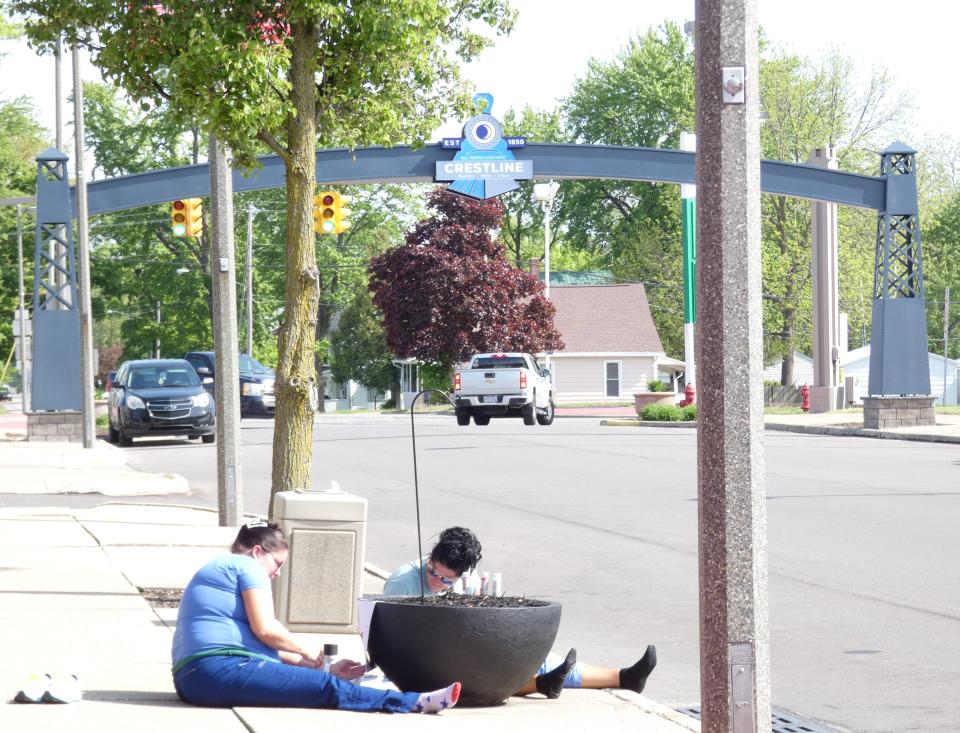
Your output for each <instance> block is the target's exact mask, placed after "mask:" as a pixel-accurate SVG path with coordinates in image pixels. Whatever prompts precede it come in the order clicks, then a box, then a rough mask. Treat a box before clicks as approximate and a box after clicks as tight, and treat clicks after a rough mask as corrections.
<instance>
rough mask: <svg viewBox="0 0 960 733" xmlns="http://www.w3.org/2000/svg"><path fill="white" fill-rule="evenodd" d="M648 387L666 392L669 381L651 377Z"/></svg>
mask: <svg viewBox="0 0 960 733" xmlns="http://www.w3.org/2000/svg"><path fill="white" fill-rule="evenodd" d="M647 389H648V390H650V391H651V392H666V391H667V383H666V382H664V381H663V380H662V379H651V380H650V381H649V382H647Z"/></svg>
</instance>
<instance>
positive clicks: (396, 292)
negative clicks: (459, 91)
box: [370, 188, 563, 365]
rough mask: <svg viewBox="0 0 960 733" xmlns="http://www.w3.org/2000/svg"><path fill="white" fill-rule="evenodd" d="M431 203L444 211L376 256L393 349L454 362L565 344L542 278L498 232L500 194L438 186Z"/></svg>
mask: <svg viewBox="0 0 960 733" xmlns="http://www.w3.org/2000/svg"><path fill="white" fill-rule="evenodd" d="M427 203H428V205H429V207H430V208H431V209H433V210H434V211H435V212H436V213H435V214H434V215H433V216H431V217H430V218H428V219H423V220H422V221H420V222H418V223H417V224H416V226H415V227H414V228H413V229H412V230H411V231H410V232H408V233H407V236H406V242H405V243H404V244H402V245H400V246H399V247H395V248H394V249H391V250H388V251H387V252H384V253H383V254H382V255H380V256H378V257H375V258H374V259H373V260H372V261H371V263H370V290H371V291H372V292H373V302H374V304H375V305H376V306H377V308H378V309H379V310H380V312H381V313H382V314H383V326H384V330H385V331H386V334H387V344H388V346H389V347H390V348H391V349H392V350H393V352H394V353H395V354H396V355H397V356H399V357H411V356H414V357H416V358H418V359H420V360H421V361H424V362H430V363H435V364H445V365H452V364H453V363H455V362H460V361H464V360H466V359H468V358H469V357H470V356H471V355H472V354H474V353H479V352H499V351H527V352H531V353H537V352H538V351H549V350H557V349H562V348H563V341H562V340H561V338H560V333H559V331H557V329H556V326H555V325H554V323H553V316H554V313H555V309H554V307H553V304H552V303H550V301H549V300H547V299H546V298H545V297H544V296H543V285H542V283H540V281H539V280H537V278H535V277H533V276H532V275H530V274H529V273H527V272H524V271H523V270H518V269H517V268H515V267H514V266H513V265H512V264H511V263H510V262H509V261H508V260H507V259H506V257H505V256H504V255H505V254H506V250H505V249H504V247H503V245H501V244H500V243H499V242H497V241H495V240H494V239H493V235H492V232H493V230H495V229H497V228H498V227H499V226H500V223H501V221H502V219H503V205H502V204H501V203H500V201H499V200H498V199H489V200H486V201H475V200H473V199H469V198H466V197H463V196H459V195H457V194H453V193H449V192H448V191H447V190H446V189H443V188H438V189H435V190H434V191H433V192H432V193H431V194H430V195H429V197H428V199H427Z"/></svg>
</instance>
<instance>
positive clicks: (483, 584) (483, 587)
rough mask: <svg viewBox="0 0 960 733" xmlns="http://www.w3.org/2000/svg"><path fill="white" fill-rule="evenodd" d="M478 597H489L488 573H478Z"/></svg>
mask: <svg viewBox="0 0 960 733" xmlns="http://www.w3.org/2000/svg"><path fill="white" fill-rule="evenodd" d="M480 595H482V596H488V595H490V573H480Z"/></svg>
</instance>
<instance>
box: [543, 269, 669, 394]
mask: <svg viewBox="0 0 960 733" xmlns="http://www.w3.org/2000/svg"><path fill="white" fill-rule="evenodd" d="M550 301H551V302H552V303H553V305H554V306H555V307H556V309H557V314H556V317H555V321H554V322H555V323H556V326H557V329H558V330H559V331H560V335H561V337H562V338H563V341H564V344H565V348H564V349H563V351H556V352H554V353H552V354H551V355H550V368H551V370H552V372H553V383H554V390H555V391H554V395H555V400H556V401H557V402H558V403H560V402H605V401H618V400H624V399H631V397H632V396H633V393H634V392H645V391H647V382H649V381H651V380H653V379H663V380H664V381H670V380H671V378H673V377H675V376H676V375H677V374H679V373H681V372H683V362H682V361H679V360H677V359H671V358H670V357H668V356H667V355H666V353H664V350H663V344H662V343H661V342H660V335H659V334H658V333H657V328H656V326H655V325H654V323H653V317H652V316H651V315H650V306H649V304H648V303H647V294H646V291H645V290H644V287H643V285H642V284H641V283H628V284H623V285H567V286H563V287H554V288H552V289H551V291H550ZM538 359H539V361H540V363H541V364H543V361H544V357H543V356H542V355H541V356H539V357H538ZM674 383H675V380H674Z"/></svg>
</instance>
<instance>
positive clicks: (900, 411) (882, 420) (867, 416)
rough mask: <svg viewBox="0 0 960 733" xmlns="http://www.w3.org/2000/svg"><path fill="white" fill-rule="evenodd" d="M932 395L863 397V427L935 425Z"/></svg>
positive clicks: (876, 428)
mask: <svg viewBox="0 0 960 733" xmlns="http://www.w3.org/2000/svg"><path fill="white" fill-rule="evenodd" d="M935 399H936V398H935V397H934V396H933V395H930V396H929V397H918V396H911V397H864V398H863V427H864V428H871V429H873V430H880V429H881V428H909V427H915V426H917V425H936V424H937V421H936V413H935V412H934V409H933V401H934V400H935Z"/></svg>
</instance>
